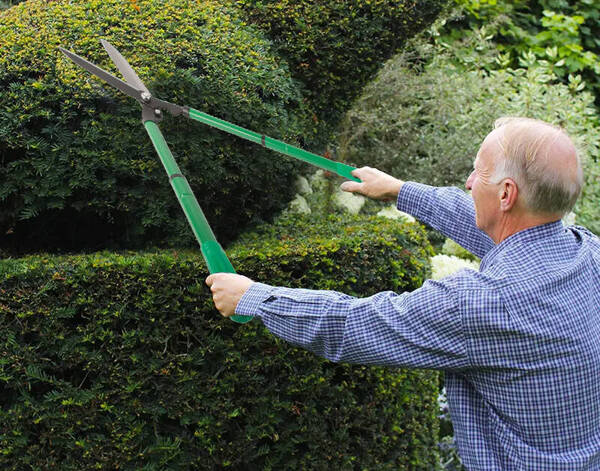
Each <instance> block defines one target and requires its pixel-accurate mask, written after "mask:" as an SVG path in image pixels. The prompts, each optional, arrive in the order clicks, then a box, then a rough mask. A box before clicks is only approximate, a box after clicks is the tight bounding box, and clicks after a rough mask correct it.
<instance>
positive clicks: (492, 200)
mask: <svg viewBox="0 0 600 471" xmlns="http://www.w3.org/2000/svg"><path fill="white" fill-rule="evenodd" d="M500 152H501V148H500V144H499V142H498V130H497V129H496V130H494V131H492V132H491V133H490V134H488V136H487V137H486V138H485V139H484V141H483V143H482V144H481V147H480V148H479V152H478V153H477V157H476V158H475V162H474V163H473V171H472V172H471V175H469V178H468V179H467V182H466V184H465V186H466V187H467V189H468V190H471V195H472V197H473V202H474V203H475V222H476V224H477V227H478V228H479V229H481V230H482V231H484V232H485V233H486V234H488V235H490V236H491V234H492V233H493V230H494V227H495V225H496V224H497V223H498V221H499V219H500V216H501V214H500V213H501V212H500V200H499V197H500V194H499V191H500V185H499V184H497V183H492V181H491V179H492V176H493V174H494V168H495V162H496V157H497V156H499V155H500Z"/></svg>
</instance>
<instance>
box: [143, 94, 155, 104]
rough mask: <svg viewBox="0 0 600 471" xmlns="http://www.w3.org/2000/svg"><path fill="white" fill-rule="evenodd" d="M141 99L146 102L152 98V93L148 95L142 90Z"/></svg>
mask: <svg viewBox="0 0 600 471" xmlns="http://www.w3.org/2000/svg"><path fill="white" fill-rule="evenodd" d="M141 97H142V101H143V102H144V103H148V102H149V101H150V99H151V98H152V95H150V94H149V93H148V92H142V95H141Z"/></svg>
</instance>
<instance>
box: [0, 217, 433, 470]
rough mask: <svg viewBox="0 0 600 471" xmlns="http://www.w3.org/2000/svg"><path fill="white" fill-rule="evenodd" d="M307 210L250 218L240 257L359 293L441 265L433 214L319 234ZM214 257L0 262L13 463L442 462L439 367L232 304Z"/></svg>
mask: <svg viewBox="0 0 600 471" xmlns="http://www.w3.org/2000/svg"><path fill="white" fill-rule="evenodd" d="M310 224H311V222H310V221H307V220H305V221H304V222H302V221H297V223H296V225H295V226H294V225H293V224H292V222H291V220H288V221H287V222H285V223H282V224H281V226H280V227H278V228H277V229H270V230H266V231H262V235H260V236H256V237H250V236H248V237H247V238H246V240H245V241H244V243H243V244H239V245H236V246H234V247H232V248H230V249H229V250H228V252H229V254H230V256H231V259H232V262H233V264H234V265H235V266H236V267H237V269H238V271H239V272H240V273H243V274H246V275H248V276H251V277H253V278H255V279H257V280H261V281H267V282H270V283H273V284H281V285H287V286H303V287H307V288H336V289H340V290H344V291H345V292H348V293H350V294H356V295H362V296H364V295H370V294H373V293H375V292H377V291H380V290H384V289H396V290H410V289H414V288H416V287H417V286H419V285H420V284H421V283H422V282H423V280H424V278H425V277H426V276H428V273H429V264H428V257H429V255H431V246H430V245H429V243H428V242H427V240H426V239H425V236H424V234H425V233H424V231H423V229H422V228H421V226H418V225H416V224H405V225H399V224H397V223H394V222H390V221H388V220H386V219H383V218H375V219H370V220H364V219H360V218H356V217H354V218H349V217H347V218H330V219H328V224H329V227H330V229H331V232H328V230H327V229H325V230H324V232H323V233H322V234H321V235H316V233H315V232H314V231H313V232H312V233H311V230H310V228H309V225H310ZM294 227H295V229H296V230H295V231H294ZM333 233H336V234H338V235H337V236H336V237H330V235H329V234H333ZM366 235H368V236H369V237H366ZM206 275H207V272H206V269H205V266H204V264H203V262H202V260H201V258H200V257H199V255H198V253H197V252H191V251H188V252H174V251H154V252H147V253H143V254H135V253H129V252H124V253H120V254H114V253H107V252H102V253H95V254H88V255H78V256H62V257H58V256H46V255H37V256H30V257H27V258H22V259H8V260H3V261H2V262H0V280H1V285H0V286H1V288H0V329H1V331H2V333H3V335H2V337H1V338H0V352H1V354H0V467H1V468H2V469H5V470H19V471H20V470H23V469H31V470H48V469H61V470H80V469H101V470H109V469H110V470H114V469H123V470H134V469H135V470H140V469H142V470H158V469H172V470H177V469H181V470H183V469H225V468H227V469H235V470H247V469H265V470H271V469H272V470H283V469H290V470H298V469H327V468H329V469H350V468H356V469H369V470H378V469H390V470H391V469H393V470H400V469H411V470H413V469H432V468H433V467H434V465H435V463H436V460H437V452H436V441H437V437H438V419H437V416H436V411H437V393H438V380H439V378H438V374H437V373H436V372H429V371H405V370H401V369H393V368H382V367H365V366H351V365H346V364H334V363H331V362H328V361H326V360H323V359H320V358H318V357H316V356H315V355H313V354H311V353H308V352H305V351H303V350H299V349H296V348H294V347H292V346H290V345H289V344H286V343H285V342H282V341H279V340H278V339H276V338H275V337H274V336H272V335H271V334H269V333H268V332H267V331H266V330H265V329H264V327H262V324H261V323H260V322H259V321H257V320H254V321H252V322H250V323H248V324H243V325H240V324H235V323H234V322H231V321H229V320H225V319H223V318H221V317H220V315H219V314H218V313H217V312H216V311H215V309H214V307H213V305H212V301H211V299H210V292H209V291H208V288H207V287H206V286H205V284H204V278H205V276H206Z"/></svg>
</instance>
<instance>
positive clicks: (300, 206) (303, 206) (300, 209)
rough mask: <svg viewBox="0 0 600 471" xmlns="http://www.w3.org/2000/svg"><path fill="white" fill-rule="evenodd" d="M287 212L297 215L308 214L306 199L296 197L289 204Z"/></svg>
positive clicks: (300, 196)
mask: <svg viewBox="0 0 600 471" xmlns="http://www.w3.org/2000/svg"><path fill="white" fill-rule="evenodd" d="M288 210H289V211H290V212H292V213H297V214H310V213H311V211H310V207H309V206H308V203H307V202H306V199H304V197H303V196H302V195H299V194H298V195H296V197H295V198H294V199H293V200H292V201H291V202H290V204H289V206H288Z"/></svg>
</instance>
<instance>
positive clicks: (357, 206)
mask: <svg viewBox="0 0 600 471" xmlns="http://www.w3.org/2000/svg"><path fill="white" fill-rule="evenodd" d="M334 201H335V203H336V204H337V205H338V206H340V207H342V208H344V209H346V210H347V211H348V212H349V213H350V214H358V213H359V212H360V210H361V208H362V207H363V205H364V204H365V201H366V199H365V197H364V196H359V195H355V194H353V193H348V192H347V191H342V190H339V189H338V191H337V192H336V193H335V196H334Z"/></svg>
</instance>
